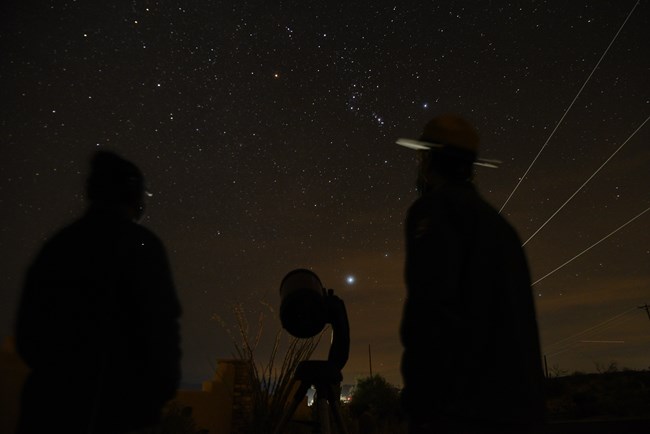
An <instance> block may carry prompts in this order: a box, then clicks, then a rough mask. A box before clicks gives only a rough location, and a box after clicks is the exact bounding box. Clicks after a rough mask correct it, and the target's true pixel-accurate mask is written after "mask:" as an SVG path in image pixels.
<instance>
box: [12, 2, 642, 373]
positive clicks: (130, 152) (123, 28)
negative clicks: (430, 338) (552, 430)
mask: <svg viewBox="0 0 650 434" xmlns="http://www.w3.org/2000/svg"><path fill="white" fill-rule="evenodd" d="M2 8H3V10H2V11H0V14H1V15H2V18H1V20H2V21H1V22H2V29H1V33H0V53H1V56H0V83H1V85H0V101H1V102H0V110H1V116H0V206H1V207H2V208H1V209H2V212H1V214H0V259H1V260H0V334H1V335H2V336H3V337H4V336H9V335H11V334H12V325H13V318H14V312H15V308H16V303H17V300H18V296H19V293H20V287H21V283H22V278H23V273H24V270H25V268H26V267H27V264H28V263H29V261H30V260H31V258H32V257H33V256H34V255H35V253H36V251H37V249H38V248H39V246H40V245H41V244H42V243H43V241H44V240H45V239H47V237H48V236H50V235H51V234H52V233H53V232H54V231H55V230H56V229H58V228H59V227H61V226H62V225H63V224H65V223H68V222H70V221H71V220H72V219H73V218H75V217H76V216H78V215H80V214H81V213H82V212H83V209H84V207H85V201H84V196H83V183H84V180H85V177H86V174H87V169H88V160H89V158H90V156H91V155H92V153H93V152H94V151H95V150H97V149H101V148H103V149H110V150H114V151H117V152H119V153H120V154H122V155H123V156H125V157H126V158H129V159H131V160H132V161H134V162H135V163H136V164H138V165H139V166H140V167H141V168H142V170H143V172H144V174H145V177H146V179H147V184H148V187H149V189H150V190H151V192H152V193H153V197H151V198H150V199H149V202H148V204H147V215H146V218H145V219H144V220H143V222H142V223H143V224H144V225H145V226H147V227H149V228H151V229H152V230H153V231H154V232H155V233H156V234H158V235H159V236H160V238H161V239H162V240H163V242H164V243H165V245H166V247H167V250H168V254H169V257H170V261H171V264H172V269H173V272H174V278H175V282H176V284H177V287H178V293H179V296H180V298H181V302H182V305H183V310H184V314H183V319H182V338H183V352H184V358H183V367H184V377H183V381H184V383H186V384H190V383H199V382H201V381H202V380H206V379H209V378H211V376H212V373H213V369H214V365H215V361H216V360H217V359H219V358H229V357H231V356H232V353H233V349H234V348H233V345H232V342H231V340H230V338H229V337H228V335H227V333H226V332H225V331H224V330H223V329H222V328H221V326H220V325H219V324H218V322H216V321H215V320H214V319H213V316H214V315H218V316H220V317H223V318H224V319H225V320H226V321H227V322H231V320H232V306H233V305H236V304H239V303H241V304H242V305H243V306H244V307H245V308H246V311H247V313H248V315H249V316H250V321H251V333H252V334H254V332H255V330H256V329H257V315H258V313H260V312H263V313H264V314H265V319H264V320H263V336H264V337H265V338H266V339H267V340H266V341H265V342H264V343H263V344H261V346H260V348H259V352H260V354H259V357H258V358H259V360H260V361H264V360H266V359H265V357H264V354H265V352H266V351H267V349H268V346H269V344H268V343H267V341H268V342H269V343H270V342H272V341H273V338H274V336H275V332H276V331H277V330H278V328H279V327H280V323H279V319H278V313H277V309H278V307H279V303H280V296H279V286H280V282H281V280H282V278H283V277H284V275H285V274H286V273H288V272H289V271H291V270H293V269H295V268H309V269H311V270H313V271H314V272H315V273H317V275H318V276H319V277H320V278H321V281H322V282H323V284H324V286H325V287H326V288H331V289H333V290H334V293H335V294H336V295H338V296H339V297H341V298H342V299H343V300H344V302H345V304H346V306H347V311H348V316H349V320H350V326H351V337H352V346H351V354H350V360H349V361H348V364H347V365H346V367H345V370H344V371H343V374H344V383H354V382H355V380H356V379H357V378H358V377H360V376H367V375H369V371H370V367H371V366H372V373H373V374H380V375H382V376H384V377H385V378H386V379H387V380H388V381H389V382H391V383H393V384H396V385H400V384H401V378H400V375H399V358H400V353H401V346H400V343H399V340H398V335H397V331H398V326H399V321H400V317H401V309H402V303H403V300H404V294H405V289H404V284H403V275H402V269H403V258H404V248H403V247H404V246H403V243H404V242H403V225H402V222H403V219H404V217H405V213H406V210H407V208H408V206H409V205H410V203H411V202H412V201H413V200H414V199H415V198H416V192H415V169H416V162H415V153H414V151H411V150H409V149H406V148H403V147H400V146H398V145H396V144H395V140H396V139H397V138H399V137H409V138H417V137H418V136H419V134H420V132H421V129H422V127H423V125H424V124H425V123H426V121H427V120H429V119H430V118H431V117H433V116H435V115H437V114H440V113H443V112H456V113H460V114H462V115H464V116H465V117H467V118H468V119H469V120H470V121H471V122H473V123H474V124H475V125H476V128H477V129H478V131H479V133H480V135H481V138H482V145H481V148H480V151H479V153H480V156H482V157H485V158H495V159H499V160H502V161H503V164H502V165H501V167H500V168H499V169H487V168H477V176H476V183H477V186H478V188H479V191H481V192H482V194H483V195H484V197H485V198H486V199H487V200H488V201H489V202H490V203H492V204H493V205H494V206H495V207H496V208H497V209H501V212H502V214H503V215H504V216H505V217H506V218H508V219H509V221H510V222H511V223H512V224H513V225H514V227H515V228H516V229H517V231H518V232H519V234H520V236H521V238H522V243H525V249H526V252H527V255H528V258H529V262H530V268H531V272H532V277H533V281H535V282H536V283H535V284H534V287H533V291H534V293H535V296H536V301H537V315H538V321H539V325H540V333H541V340H542V352H543V354H545V355H546V356H547V361H548V365H549V368H550V369H553V371H554V372H556V373H557V372H561V371H567V372H573V371H576V370H580V371H584V372H596V371H598V370H602V369H604V368H605V367H607V366H609V364H610V363H612V362H615V363H617V365H618V367H619V368H624V367H625V368H630V369H647V368H649V367H650V316H648V314H646V312H645V311H644V310H643V309H640V308H639V306H642V305H644V304H645V303H650V267H649V266H648V265H649V263H650V236H649V233H650V231H648V225H649V223H650V212H646V211H648V209H649V208H650V194H649V189H648V186H649V185H650V182H649V181H650V170H649V163H650V147H649V144H648V142H649V138H650V123H649V124H646V123H645V122H646V121H648V117H649V116H650V96H649V92H648V91H649V89H650V86H649V80H648V78H649V73H650V56H648V51H647V50H648V41H650V20H649V18H650V4H649V3H648V2H647V1H646V2H641V1H634V0H626V1H617V2H613V1H605V0H598V1H522V2H510V1H482V2H472V3H471V5H470V3H469V2H460V1H428V2H427V1H417V2H411V1H400V2H396V1H393V2H388V1H385V0H378V1H372V2H370V1H359V2H331V1H311V0H307V1H294V2H289V1H279V2H272V1H259V2H253V1H241V2H239V1H237V2H234V1H233V2H230V1H205V0H203V1H198V0H197V1H185V2H181V1H166V2H162V1H161V2H158V1H136V0H134V1H115V2H89V1H86V2H84V1H73V0H69V1H50V2H48V1H33V0H29V1H21V2H18V1H9V2H3V6H2ZM504 205H505V206H504ZM271 309H273V310H271ZM231 323H232V322H231ZM233 326H234V324H233ZM423 326H426V324H423ZM61 338H62V339H65V337H61ZM286 339H287V340H288V337H287V338H286ZM327 348H328V342H325V341H324V342H323V345H321V348H319V351H317V353H316V354H315V355H314V357H313V358H314V359H320V358H323V357H324V354H325V353H324V352H325V351H326V349H327ZM431 350H432V352H433V354H434V356H435V351H436V348H432V349H431ZM369 354H370V355H371V361H372V364H371V366H370V363H369ZM432 374H435V373H432Z"/></svg>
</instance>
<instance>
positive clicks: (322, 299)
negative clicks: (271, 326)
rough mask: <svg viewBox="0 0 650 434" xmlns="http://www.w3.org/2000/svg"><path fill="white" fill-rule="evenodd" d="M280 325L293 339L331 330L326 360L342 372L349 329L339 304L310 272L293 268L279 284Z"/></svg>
mask: <svg viewBox="0 0 650 434" xmlns="http://www.w3.org/2000/svg"><path fill="white" fill-rule="evenodd" d="M280 297H281V299H282V301H281V304H280V322H281V323H282V327H283V328H284V329H285V330H286V331H287V332H289V333H290V334H291V335H292V336H294V337H296V338H302V339H305V338H310V337H314V336H316V335H317V334H318V333H320V332H321V331H322V330H323V328H324V327H325V325H327V324H331V326H332V343H331V346H330V351H329V355H328V358H327V360H328V361H329V362H330V363H331V364H332V365H333V366H334V367H335V368H336V369H339V370H340V369H343V367H344V366H345V364H346V363H347V361H348V356H349V353H350V325H349V323H348V315H347V311H346V309H345V304H344V303H343V300H341V299H340V298H339V297H337V296H336V295H334V291H333V290H332V289H325V288H324V287H323V284H322V283H321V281H320V279H319V277H318V276H317V275H316V273H314V272H313V271H311V270H307V269H305V268H297V269H295V270H292V271H290V272H289V273H287V274H286V275H285V276H284V278H283V279H282V282H281V284H280Z"/></svg>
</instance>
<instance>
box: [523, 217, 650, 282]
mask: <svg viewBox="0 0 650 434" xmlns="http://www.w3.org/2000/svg"><path fill="white" fill-rule="evenodd" d="M648 211H650V207H648V208H646V209H645V210H644V211H642V212H640V213H639V214H637V215H636V216H635V217H632V218H631V219H630V220H628V221H627V223H625V224H623V225H621V226H619V227H618V228H617V229H615V230H613V231H612V232H610V233H609V234H607V235H606V236H605V237H603V238H601V239H600V240H599V241H596V242H595V243H594V244H592V245H591V246H589V247H587V248H586V249H584V250H583V251H582V252H580V253H578V254H577V255H575V256H574V257H573V258H571V259H569V260H568V261H566V262H565V263H564V264H562V265H560V266H559V267H557V268H556V269H555V270H553V271H551V272H549V273H546V275H545V276H542V277H540V278H539V279H537V280H536V281H534V282H533V283H532V285H531V286H535V285H536V284H537V283H539V282H541V281H542V280H544V279H546V278H547V277H548V276H550V275H551V274H553V273H555V272H556V271H557V270H559V269H560V268H562V267H564V266H565V265H567V264H569V263H570V262H572V261H573V260H574V259H577V258H578V257H580V256H582V255H583V254H584V253H587V252H588V251H589V250H591V249H592V248H594V247H596V246H597V245H598V244H600V243H602V242H603V241H605V240H606V239H607V238H609V237H611V236H612V235H614V234H615V233H616V232H618V231H620V230H621V229H623V228H624V227H625V226H627V225H629V224H630V223H632V222H633V221H634V220H636V219H638V218H639V217H641V216H642V215H643V214H645V213H647V212H648Z"/></svg>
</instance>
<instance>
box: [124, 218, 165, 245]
mask: <svg viewBox="0 0 650 434" xmlns="http://www.w3.org/2000/svg"><path fill="white" fill-rule="evenodd" d="M125 229H126V232H127V233H128V234H129V236H130V237H131V238H133V239H135V240H138V241H141V242H143V243H145V242H146V243H153V244H155V245H161V246H162V240H161V239H160V237H159V236H158V235H157V234H156V233H155V232H154V231H152V230H151V229H149V228H147V227H145V226H142V225H141V224H139V223H135V222H128V223H126V226H125Z"/></svg>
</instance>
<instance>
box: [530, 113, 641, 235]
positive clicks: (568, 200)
mask: <svg viewBox="0 0 650 434" xmlns="http://www.w3.org/2000/svg"><path fill="white" fill-rule="evenodd" d="M648 119H650V116H648V117H647V118H645V121H643V122H642V123H641V125H639V127H638V128H637V129H636V130H634V132H633V133H632V134H631V135H630V137H628V138H627V140H625V141H624V142H623V144H622V145H621V146H619V147H618V149H616V150H615V151H614V153H613V154H612V155H610V156H609V158H608V159H607V160H605V162H604V163H603V164H601V165H600V167H599V168H598V169H596V171H595V172H594V173H593V174H592V175H591V176H590V177H589V178H588V179H587V180H586V181H585V182H584V183H583V184H582V185H581V186H580V187H579V188H578V189H577V190H576V191H575V192H574V193H573V194H572V195H571V196H570V197H569V198H568V199H567V200H566V201H565V202H564V203H563V204H562V206H560V207H559V208H558V209H557V210H556V211H555V212H554V213H553V215H551V216H550V217H549V218H548V220H546V221H545V222H544V224H543V225H541V226H540V227H539V229H537V230H536V231H535V232H534V233H533V234H532V235H531V236H530V237H528V239H527V240H526V241H525V242H524V243H523V244H522V247H523V246H525V245H526V244H527V243H528V241H530V240H531V239H533V237H534V236H535V235H537V233H538V232H539V231H541V230H542V228H544V226H546V224H547V223H548V222H550V221H551V220H552V219H553V217H555V215H556V214H557V213H559V212H560V211H561V210H562V208H564V206H565V205H566V204H567V203H569V202H570V201H571V199H573V197H574V196H575V195H576V194H578V192H580V190H582V188H583V187H584V186H585V185H587V183H588V182H589V181H591V179H592V178H593V177H594V176H596V174H597V173H598V172H600V169H602V168H603V167H605V164H607V163H609V160H611V159H612V158H613V157H614V155H616V154H617V153H618V151H620V150H621V148H622V147H623V146H625V144H626V143H627V142H629V141H630V139H631V138H632V137H634V136H635V135H636V133H637V132H638V131H639V130H640V129H641V128H642V127H643V126H644V125H645V124H646V122H648Z"/></svg>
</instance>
